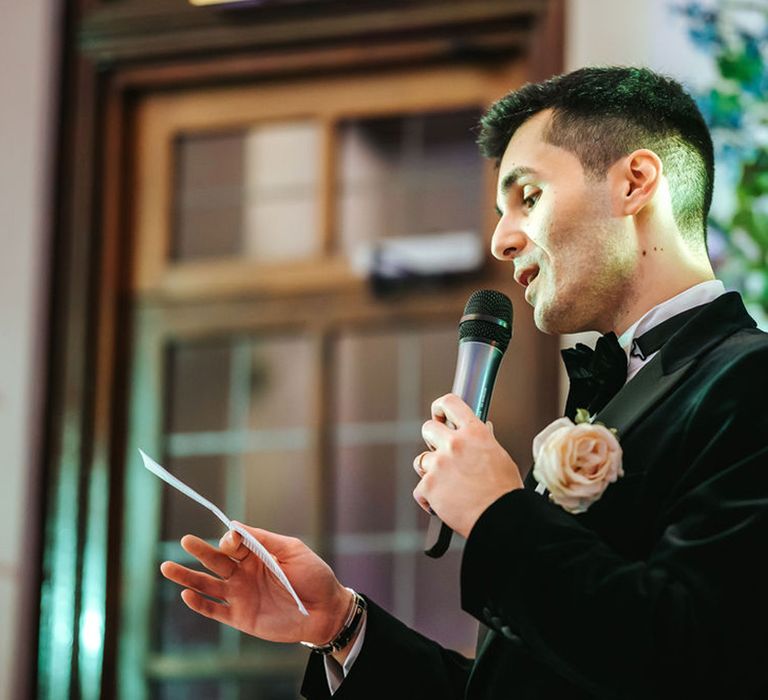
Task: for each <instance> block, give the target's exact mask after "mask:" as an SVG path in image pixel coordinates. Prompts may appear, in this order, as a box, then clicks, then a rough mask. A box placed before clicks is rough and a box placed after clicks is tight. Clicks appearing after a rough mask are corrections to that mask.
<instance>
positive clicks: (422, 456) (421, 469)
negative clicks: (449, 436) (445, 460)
mask: <svg viewBox="0 0 768 700" xmlns="http://www.w3.org/2000/svg"><path fill="white" fill-rule="evenodd" d="M430 454H432V453H431V452H429V451H428V450H425V451H424V452H420V453H419V454H418V455H416V458H415V459H414V460H413V468H414V469H415V470H416V473H417V474H418V475H419V476H424V474H426V472H427V467H428V466H429V465H426V464H425V461H426V459H427V458H428V457H429V455H430Z"/></svg>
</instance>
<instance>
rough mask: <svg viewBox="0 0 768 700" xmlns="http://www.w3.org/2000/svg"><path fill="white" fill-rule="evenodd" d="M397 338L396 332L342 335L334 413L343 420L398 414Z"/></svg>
mask: <svg viewBox="0 0 768 700" xmlns="http://www.w3.org/2000/svg"><path fill="white" fill-rule="evenodd" d="M397 341H398V336H397V334H394V333H376V334H373V333H372V334H370V335H345V336H342V337H341V338H339V341H338V343H337V346H336V377H337V388H336V396H335V399H336V401H335V416H336V420H337V421H338V422H339V423H340V424H344V423H347V422H356V423H357V422H368V421H383V420H386V421H391V420H394V419H395V418H396V417H397V414H398V405H397V401H398V394H397V382H398V376H397V371H398V370H397V360H398V358H397Z"/></svg>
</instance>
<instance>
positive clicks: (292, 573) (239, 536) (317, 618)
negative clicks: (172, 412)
mask: <svg viewBox="0 0 768 700" xmlns="http://www.w3.org/2000/svg"><path fill="white" fill-rule="evenodd" d="M142 458H143V459H144V464H145V466H146V467H147V469H149V470H150V471H152V472H153V473H154V474H156V475H157V476H159V477H160V478H162V479H163V480H164V481H167V482H168V483H169V484H171V485H172V486H174V487H175V488H178V489H179V490H180V491H182V492H183V493H185V494H186V495H188V496H189V497H190V498H193V499H194V500H196V501H198V502H199V503H201V504H202V505H204V506H205V507H206V508H208V509H209V510H211V511H212V512H213V513H214V514H215V515H216V516H217V517H218V518H219V519H220V520H221V521H222V522H224V523H225V524H226V525H227V527H230V528H231V530H232V531H230V532H228V533H227V534H225V535H224V537H222V538H221V541H220V543H219V547H218V548H217V547H213V546H211V545H210V544H208V543H207V542H206V541H205V540H202V539H200V538H199V537H195V536H194V535H185V536H184V537H183V538H182V539H181V546H182V547H183V548H184V549H185V550H186V551H187V552H189V553H190V554H191V555H192V556H194V557H195V558H196V559H197V560H198V561H199V562H200V563H201V564H202V565H203V566H204V567H205V568H206V569H207V570H208V571H209V572H211V573H206V572H201V571H195V570H193V569H189V568H187V567H185V566H181V565H180V564H177V563H176V562H171V561H166V562H163V564H162V565H161V567H160V570H161V572H162V574H163V575H164V576H165V577H166V578H168V579H170V580H171V581H174V582H175V583H178V584H179V585H181V586H183V587H184V588H185V590H184V591H182V594H181V597H182V599H183V600H184V602H185V603H186V604H187V605H188V606H189V607H190V608H191V609H192V610H194V611H195V612H197V613H200V614H201V615H204V616H206V617H210V618H212V619H214V620H218V621H219V622H223V623H225V624H227V625H230V626H231V627H235V628H236V629H239V630H241V631H243V632H246V633H248V634H252V635H254V636H256V637H260V638H262V639H267V640H270V641H274V642H299V641H309V642H312V643H313V644H325V643H326V642H328V641H329V640H330V639H332V638H333V637H334V635H335V634H336V633H337V632H338V630H339V628H340V626H341V625H342V624H343V621H344V618H345V616H346V613H347V611H348V610H349V604H350V593H349V591H348V590H347V589H346V588H344V586H342V585H341V583H340V582H339V581H338V579H337V578H336V576H335V575H334V573H333V571H332V570H331V568H330V567H329V566H328V565H327V564H326V563H325V562H324V561H323V560H322V559H321V558H320V557H318V556H317V554H315V553H314V552H313V551H312V550H311V549H310V548H309V547H307V546H306V545H305V544H304V543H303V542H302V541H301V540H299V539H296V538H294V537H284V536H283V535H278V534H275V533H272V532H269V531H267V530H260V529H256V528H251V527H248V526H247V525H242V524H240V523H237V522H232V521H230V520H229V519H228V518H227V516H226V515H224V513H223V512H222V511H221V510H220V509H219V508H217V507H216V506H215V505H214V504H212V503H210V502H209V501H207V500H206V499H205V498H203V497H202V496H200V494H198V493H196V492H195V491H194V490H192V489H190V488H189V487H188V486H187V485H186V484H184V483H183V482H181V481H179V480H178V479H177V478H176V477H174V476H173V475H172V474H169V473H168V472H167V471H166V470H165V469H163V467H161V466H160V465H159V464H157V463H156V462H154V461H153V460H152V459H151V458H149V457H148V456H147V455H145V454H144V453H143V452H142ZM254 542H255V543H256V545H254V544H253V543H254ZM276 571H279V572H280V575H278V573H276ZM210 598H215V599H216V600H210ZM219 601H220V602H219ZM310 613H311V614H310Z"/></svg>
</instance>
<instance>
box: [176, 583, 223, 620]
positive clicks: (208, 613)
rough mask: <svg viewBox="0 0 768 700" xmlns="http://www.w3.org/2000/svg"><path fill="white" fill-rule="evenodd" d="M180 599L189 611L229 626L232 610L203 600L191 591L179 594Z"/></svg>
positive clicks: (205, 599)
mask: <svg viewBox="0 0 768 700" xmlns="http://www.w3.org/2000/svg"><path fill="white" fill-rule="evenodd" d="M181 599H182V600H183V601H184V603H185V604H186V606H187V607H188V608H190V609H191V610H194V611H195V612H196V613H199V614H200V615H204V616H205V617H210V618H211V619H212V620H217V621H218V622H223V623H224V624H230V615H231V614H232V608H230V607H229V606H228V605H224V604H222V603H216V602H215V601H213V600H208V598H203V596H201V595H200V594H199V593H197V592H195V591H191V590H189V589H186V590H183V591H182V592H181Z"/></svg>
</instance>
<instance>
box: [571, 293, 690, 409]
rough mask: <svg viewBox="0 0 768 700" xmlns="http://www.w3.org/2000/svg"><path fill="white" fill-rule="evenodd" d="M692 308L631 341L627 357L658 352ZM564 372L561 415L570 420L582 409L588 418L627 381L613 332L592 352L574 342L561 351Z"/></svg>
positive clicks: (623, 358)
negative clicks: (565, 390) (566, 380)
mask: <svg viewBox="0 0 768 700" xmlns="http://www.w3.org/2000/svg"><path fill="white" fill-rule="evenodd" d="M700 308H701V307H698V306H696V307H694V308H692V309H688V310H687V311H683V312H682V313H680V314H677V315H676V316H672V318H669V319H667V320H666V321H664V322H662V323H660V324H658V325H657V326H654V327H653V328H651V329H650V330H649V331H648V332H647V333H643V335H641V336H640V337H639V338H635V339H634V340H633V341H632V348H631V351H630V354H631V355H635V356H637V357H639V358H640V359H642V360H644V359H645V358H646V357H648V356H649V355H652V354H653V353H654V352H656V351H657V350H659V349H660V348H661V346H662V345H664V343H666V342H667V340H669V338H671V337H672V336H673V335H674V334H675V333H677V331H678V330H680V328H682V327H683V326H684V325H685V324H686V323H687V322H688V320H689V319H690V318H691V316H693V315H694V314H696V313H697V312H698V311H700ZM560 354H561V355H562V356H563V362H564V363H565V370H566V372H567V373H568V378H569V379H570V381H571V386H570V389H569V391H568V399H567V400H566V402H565V415H566V416H567V417H568V418H570V419H571V420H573V419H574V418H575V417H576V409H577V408H586V409H587V410H588V411H589V413H590V415H592V414H595V413H597V412H598V411H600V410H601V409H602V408H603V407H604V406H605V405H606V404H607V403H608V402H609V401H610V400H611V399H612V398H613V397H614V396H615V395H616V394H617V393H618V391H619V389H621V387H623V386H624V383H625V382H626V380H627V355H626V353H625V351H624V349H623V348H622V347H621V345H619V340H618V338H617V337H616V334H615V333H606V334H605V335H603V336H601V337H600V338H598V340H597V343H596V345H595V349H594V350H592V348H590V347H588V346H587V345H584V344H583V343H577V344H576V346H575V347H573V348H568V349H566V350H562V351H561V353H560Z"/></svg>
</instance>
